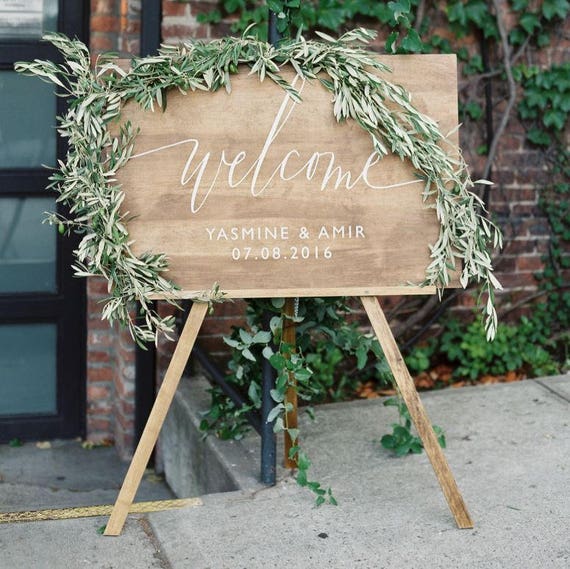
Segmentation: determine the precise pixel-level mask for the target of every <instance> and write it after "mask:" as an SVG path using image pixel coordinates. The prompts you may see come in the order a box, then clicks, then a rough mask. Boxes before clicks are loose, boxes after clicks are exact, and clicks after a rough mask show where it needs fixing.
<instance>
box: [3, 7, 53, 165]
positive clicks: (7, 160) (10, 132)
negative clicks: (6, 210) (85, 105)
mask: <svg viewBox="0 0 570 569" xmlns="http://www.w3.org/2000/svg"><path fill="white" fill-rule="evenodd" d="M0 1H1V0H0ZM0 101H1V102H2V103H1V104H0V168H41V166H42V164H45V165H47V166H54V165H55V162H56V135H57V132H56V130H55V116H56V98H55V94H54V89H53V86H52V85H51V84H48V83H44V82H43V81H41V80H40V79H38V78H37V77H26V76H25V75H20V74H19V73H16V72H15V71H0Z"/></svg>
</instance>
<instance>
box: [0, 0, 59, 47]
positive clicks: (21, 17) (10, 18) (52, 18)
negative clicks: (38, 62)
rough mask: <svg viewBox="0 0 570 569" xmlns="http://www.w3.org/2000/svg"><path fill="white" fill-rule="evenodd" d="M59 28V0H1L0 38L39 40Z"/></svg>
mask: <svg viewBox="0 0 570 569" xmlns="http://www.w3.org/2000/svg"><path fill="white" fill-rule="evenodd" d="M56 30H57V0H0V40H6V39H17V40H39V39H40V38H41V37H42V36H43V34H45V33H46V32H54V31H56Z"/></svg>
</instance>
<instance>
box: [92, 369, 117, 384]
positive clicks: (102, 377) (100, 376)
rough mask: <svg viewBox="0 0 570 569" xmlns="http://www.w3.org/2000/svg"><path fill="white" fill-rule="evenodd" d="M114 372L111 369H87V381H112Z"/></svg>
mask: <svg viewBox="0 0 570 569" xmlns="http://www.w3.org/2000/svg"><path fill="white" fill-rule="evenodd" d="M114 376H115V374H114V370H113V368H112V367H96V368H94V367H88V368H87V381H88V382H89V383H92V382H96V381H113V379H114Z"/></svg>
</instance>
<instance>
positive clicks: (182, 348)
mask: <svg viewBox="0 0 570 569" xmlns="http://www.w3.org/2000/svg"><path fill="white" fill-rule="evenodd" d="M390 288H391V287H383V289H382V290H383V291H384V292H383V293H377V292H376V290H377V289H374V292H373V293H372V292H370V293H368V294H362V295H360V299H361V301H362V304H363V306H364V309H365V311H366V313H367V315H368V318H369V319H370V323H371V324H372V328H373V329H374V332H375V334H376V336H377V338H378V341H379V342H380V345H381V346H382V350H383V351H384V355H385V357H386V360H387V362H388V365H389V366H390V369H391V370H392V373H393V374H394V379H395V380H396V384H397V385H398V388H399V390H400V392H401V394H402V398H403V399H404V402H405V403H406V405H407V407H408V410H409V412H410V416H411V418H412V421H413V422H414V425H415V427H416V429H417V431H418V434H419V436H420V438H421V440H422V442H423V445H424V448H425V451H426V454H427V456H428V458H429V460H430V462H431V465H432V467H433V470H434V472H435V475H436V477H437V479H438V481H439V484H440V486H441V489H442V491H443V494H444V496H445V499H446V500H447V503H448V505H449V509H450V510H451V513H452V514H453V517H454V518H455V521H456V523H457V526H458V527H459V528H462V529H469V528H472V527H473V521H472V520H471V517H470V515H469V512H468V511H467V507H466V505H465V502H464V501H463V497H462V495H461V493H460V491H459V488H458V486H457V483H456V481H455V478H454V477H453V474H452V472H451V469H450V468H449V464H448V462H447V459H446V458H445V455H444V453H443V451H442V449H441V447H440V446H439V443H438V441H437V437H436V435H435V433H434V431H433V428H432V426H431V421H430V420H429V418H428V416H427V413H426V411H425V409H424V406H423V404H422V402H421V400H420V397H419V395H418V392H417V390H416V387H415V385H414V382H413V379H412V377H411V375H410V372H409V371H408V369H407V367H406V364H405V362H404V359H403V357H402V355H401V353H400V350H399V349H398V345H397V343H396V340H395V339H394V336H393V334H392V331H391V330H390V327H389V325H388V321H387V320H386V316H385V315H384V312H383V311H382V308H381V306H380V303H379V302H378V298H376V296H370V294H391V293H390V292H386V290H387V289H390ZM398 288H399V292H401V287H398ZM410 288H412V287H410ZM416 288H418V289H419V287H416ZM325 290H327V291H332V290H335V291H337V292H336V293H335V294H333V293H332V292H331V293H330V294H328V295H327V296H335V295H342V294H343V292H340V291H339V290H337V289H325ZM363 290H364V289H363ZM419 290H421V292H417V293H415V294H426V293H429V292H430V291H429V290H428V289H427V287H426V288H421V289H419ZM246 292H247V291H246ZM251 292H254V291H251ZM256 292H259V291H256ZM265 292H267V291H265ZM280 292H283V291H274V290H272V291H271V296H292V293H291V291H290V290H287V294H286V295H282V294H280ZM322 292H323V291H320V290H318V291H313V293H314V296H323V294H322ZM344 293H345V294H346V290H344ZM407 293H408V294H413V293H412V292H411V291H409V290H408V291H407ZM228 296H230V295H228ZM248 296H257V297H259V294H254V295H246V294H244V291H240V298H247V297H248ZM179 298H183V297H181V296H180V297H179ZM207 311H208V304H207V303H205V302H194V303H193V305H192V308H191V310H190V314H189V316H188V319H187V321H186V324H185V325H184V328H183V330H182V333H181V335H180V339H179V340H178V344H177V346H176V349H175V351H174V354H173V356H172V360H171V361H170V365H169V367H168V370H167V372H166V375H165V377H164V381H163V382H162V385H161V387H160V390H159V392H158V394H157V397H156V401H155V403H154V405H153V408H152V410H151V413H150V416H149V418H148V421H147V423H146V426H145V428H144V431H143V434H142V436H141V439H140V441H139V444H138V446H137V448H136V450H135V454H134V456H133V459H132V461H131V464H130V467H129V470H128V472H127V475H126V476H125V480H124V482H123V485H122V487H121V490H120V492H119V496H118V498H117V501H116V502H115V505H114V507H113V512H112V514H111V517H110V519H109V522H108V524H107V527H106V529H105V535H107V536H117V535H120V533H121V531H122V529H123V526H124V524H125V521H126V519H127V515H128V513H129V508H130V506H131V504H132V503H133V500H134V497H135V495H136V492H137V490H138V488H139V485H140V482H141V480H142V477H143V474H144V471H145V468H146V466H147V464H148V461H149V459H150V455H151V453H152V450H153V448H154V445H155V444H156V441H157V439H158V435H159V433H160V429H161V428H162V425H163V423H164V420H165V418H166V414H167V413H168V410H169V409H170V405H171V404H172V400H173V398H174V395H175V393H176V388H177V387H178V383H179V382H180V379H181V377H182V374H183V372H184V368H185V366H186V362H187V361H188V358H189V357H190V353H191V352H192V348H193V346H194V343H195V341H196V338H197V336H198V332H199V331H200V327H201V326H202V322H203V321H204V318H205V317H206V313H207Z"/></svg>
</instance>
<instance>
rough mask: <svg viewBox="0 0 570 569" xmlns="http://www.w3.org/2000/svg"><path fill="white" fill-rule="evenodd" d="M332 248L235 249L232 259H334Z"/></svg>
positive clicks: (306, 246)
mask: <svg viewBox="0 0 570 569" xmlns="http://www.w3.org/2000/svg"><path fill="white" fill-rule="evenodd" d="M332 256H333V253H332V251H331V249H330V247H319V246H318V245H313V246H308V245H304V246H302V247H296V246H294V245H292V246H290V247H259V248H257V247H234V248H233V249H232V259H233V260H234V261H259V260H261V261H269V260H274V261H277V260H283V261H299V260H300V261H303V260H307V259H327V260H328V259H332Z"/></svg>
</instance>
